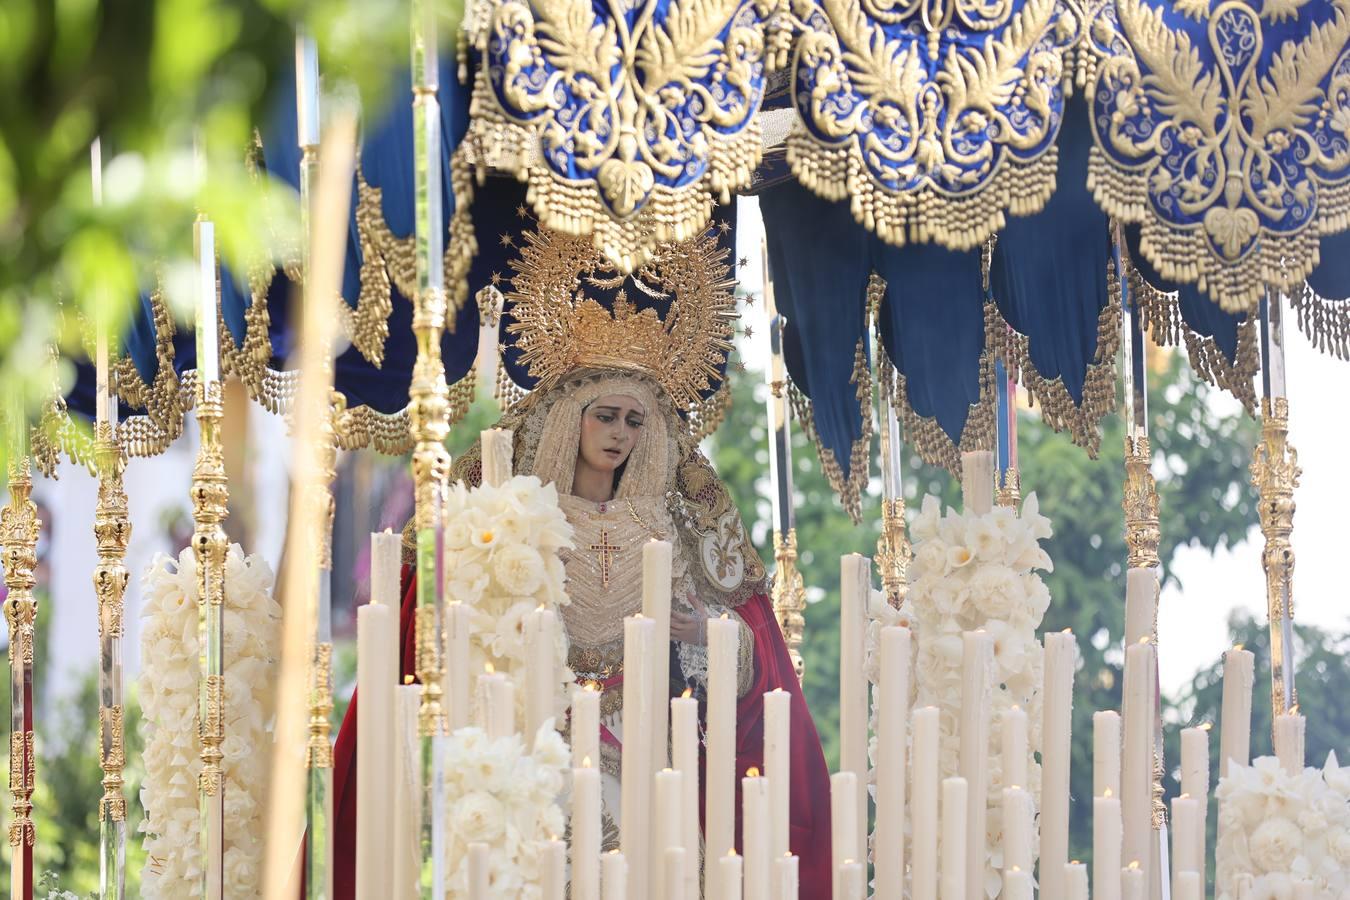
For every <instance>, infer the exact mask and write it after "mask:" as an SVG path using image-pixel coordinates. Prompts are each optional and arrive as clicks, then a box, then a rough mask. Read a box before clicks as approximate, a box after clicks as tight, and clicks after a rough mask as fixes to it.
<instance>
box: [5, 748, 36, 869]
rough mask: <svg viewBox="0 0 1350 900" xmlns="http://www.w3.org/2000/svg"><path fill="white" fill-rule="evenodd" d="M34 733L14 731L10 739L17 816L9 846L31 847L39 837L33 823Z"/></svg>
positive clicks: (10, 761) (12, 781)
mask: <svg viewBox="0 0 1350 900" xmlns="http://www.w3.org/2000/svg"><path fill="white" fill-rule="evenodd" d="M36 760H37V756H36V755H35V754H34V752H33V732H31V731H22V732H18V731H16V732H14V733H13V734H11V735H10V738H9V790H10V793H12V794H13V795H14V804H13V806H12V807H11V809H12V811H13V813H14V818H13V819H12V820H11V821H10V823H9V845H10V846H11V847H13V848H15V849H16V850H17V849H18V848H20V847H25V846H26V847H31V846H33V842H34V841H35V840H36V839H37V828H36V827H35V826H34V824H33V790H34V788H35V787H36V784H37V772H36V770H35V762H36Z"/></svg>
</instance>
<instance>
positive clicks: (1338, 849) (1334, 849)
mask: <svg viewBox="0 0 1350 900" xmlns="http://www.w3.org/2000/svg"><path fill="white" fill-rule="evenodd" d="M1327 849H1328V850H1330V851H1331V855H1332V857H1334V858H1335V860H1336V862H1338V863H1340V864H1341V865H1342V866H1344V867H1346V868H1350V831H1338V832H1336V833H1335V834H1333V835H1331V836H1330V837H1329V838H1328V839H1327Z"/></svg>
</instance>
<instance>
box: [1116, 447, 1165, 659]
mask: <svg viewBox="0 0 1350 900" xmlns="http://www.w3.org/2000/svg"><path fill="white" fill-rule="evenodd" d="M1152 463H1153V454H1152V452H1151V450H1150V448H1149V441H1148V437H1147V436H1145V435H1139V436H1138V437H1128V436H1127V437H1126V438H1125V494H1124V501H1123V506H1124V509H1125V545H1126V547H1127V553H1126V561H1127V564H1128V565H1129V567H1130V568H1131V569H1156V568H1157V567H1158V566H1159V565H1160V562H1159V559H1158V543H1159V542H1160V541H1161V540H1162V531H1161V529H1160V527H1159V525H1158V485H1157V483H1156V482H1155V481H1154V479H1153V472H1152V469H1151V468H1150V467H1151V466H1152ZM1154 632H1155V634H1156V632H1157V629H1156V628H1155V629H1154Z"/></svg>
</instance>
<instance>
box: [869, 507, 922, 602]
mask: <svg viewBox="0 0 1350 900" xmlns="http://www.w3.org/2000/svg"><path fill="white" fill-rule="evenodd" d="M913 556H914V554H913V548H912V547H911V546H910V543H909V534H908V533H907V532H906V530H905V500H904V498H903V497H892V498H889V499H884V500H882V501H881V536H880V537H879V538H877V571H878V572H879V573H880V574H881V586H882V589H883V590H885V591H886V602H888V603H890V605H891V606H893V607H895V608H896V609H899V608H900V607H901V606H902V605H903V604H904V602H905V597H906V595H908V593H909V563H910V560H911V559H913Z"/></svg>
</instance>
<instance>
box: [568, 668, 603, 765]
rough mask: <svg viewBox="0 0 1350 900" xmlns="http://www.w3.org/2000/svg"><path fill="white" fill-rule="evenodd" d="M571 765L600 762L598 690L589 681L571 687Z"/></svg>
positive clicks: (597, 763) (596, 763)
mask: <svg viewBox="0 0 1350 900" xmlns="http://www.w3.org/2000/svg"><path fill="white" fill-rule="evenodd" d="M571 735H572V765H573V766H579V765H581V764H582V761H583V760H587V759H589V760H590V761H591V765H593V766H598V765H599V764H600V691H598V690H596V689H595V687H594V686H593V685H592V684H590V683H589V682H588V683H587V684H585V685H584V686H580V687H574V688H573V689H572V731H571Z"/></svg>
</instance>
